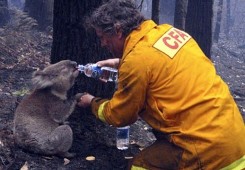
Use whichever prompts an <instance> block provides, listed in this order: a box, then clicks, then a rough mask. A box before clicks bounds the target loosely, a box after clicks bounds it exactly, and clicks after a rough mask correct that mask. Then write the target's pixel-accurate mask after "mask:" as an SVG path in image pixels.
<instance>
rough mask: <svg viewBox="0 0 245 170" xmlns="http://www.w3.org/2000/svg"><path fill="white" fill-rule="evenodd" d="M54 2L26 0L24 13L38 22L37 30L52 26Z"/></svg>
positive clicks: (52, 0) (50, 0)
mask: <svg viewBox="0 0 245 170" xmlns="http://www.w3.org/2000/svg"><path fill="white" fill-rule="evenodd" d="M53 4H54V0H35V1H33V0H26V1H25V7H24V11H25V12H27V13H28V14H29V16H30V17H32V18H34V19H35V20H37V22H38V28H39V29H40V30H45V29H46V28H47V27H48V26H52V22H53Z"/></svg>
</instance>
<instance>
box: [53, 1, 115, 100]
mask: <svg viewBox="0 0 245 170" xmlns="http://www.w3.org/2000/svg"><path fill="white" fill-rule="evenodd" d="M101 2H102V0H83V1H81V0H73V1H67V0H55V1H54V20H53V44H52V52H51V63H56V62H58V61H60V60H64V59H71V60H74V61H76V62H77V63H79V64H86V63H91V62H92V63H95V62H97V61H99V60H103V59H106V58H110V57H111V55H109V53H108V52H106V51H105V50H104V49H102V48H101V47H100V42H99V40H98V38H97V36H96V34H95V32H86V31H85V27H86V25H84V17H85V16H86V15H89V13H90V12H91V11H92V10H93V9H94V8H96V7H98V6H99V5H100V4H101ZM113 89H114V84H111V83H103V82H101V81H99V80H94V79H92V78H87V77H86V76H84V75H83V74H81V75H80V76H79V77H78V78H77V83H76V84H75V86H74V89H73V93H75V92H84V91H87V92H89V93H91V94H93V95H96V96H101V97H111V96H112V94H113V92H114V90H113Z"/></svg>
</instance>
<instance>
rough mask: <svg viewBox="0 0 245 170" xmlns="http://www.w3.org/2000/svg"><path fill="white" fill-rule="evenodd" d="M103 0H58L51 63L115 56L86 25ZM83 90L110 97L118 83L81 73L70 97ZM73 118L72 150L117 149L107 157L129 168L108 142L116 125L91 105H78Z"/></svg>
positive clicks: (86, 61)
mask: <svg viewBox="0 0 245 170" xmlns="http://www.w3.org/2000/svg"><path fill="white" fill-rule="evenodd" d="M102 1H105V0H73V1H68V0H54V20H53V44H52V51H51V63H56V62H58V61H60V60H66V59H70V60H73V61H76V62H77V63H78V64H86V63H95V62H97V61H99V60H103V59H106V58H111V55H110V54H109V53H108V52H107V51H105V50H104V49H102V48H101V47H100V41H99V39H98V38H97V36H96V34H95V32H87V31H86V29H85V28H86V25H84V17H85V16H87V15H89V14H90V13H91V11H92V10H93V9H94V8H96V7H98V6H99V5H100V4H101V3H102ZM79 92H80V93H82V92H88V93H90V94H92V95H95V96H99V97H103V98H110V97H111V96H112V95H113V93H114V84H113V83H110V82H108V83H104V82H101V81H99V80H94V79H93V78H89V77H86V76H85V75H84V74H80V75H79V76H78V77H77V79H76V83H75V85H74V87H73V88H72V89H71V90H70V92H69V96H68V97H70V96H73V95H75V94H76V93H79ZM69 120H70V125H71V127H72V130H73V136H74V142H73V145H72V149H71V151H75V152H76V153H78V154H81V153H82V154H84V155H89V154H91V150H94V151H95V150H96V152H98V153H106V152H108V150H112V149H113V151H110V152H108V153H107V156H109V157H112V158H118V159H119V160H118V161H119V162H117V163H118V164H117V165H116V166H119V167H125V168H126V165H127V163H126V162H125V160H123V159H121V158H122V155H121V153H119V152H118V150H117V149H116V147H114V148H112V147H111V145H107V143H112V141H113V140H112V139H114V138H113V136H114V135H115V128H113V127H110V126H109V125H107V124H105V123H103V122H101V121H100V120H98V119H96V118H95V116H94V115H93V114H92V113H91V110H90V108H88V109H83V108H77V109H76V110H75V111H74V113H73V114H72V115H71V116H70V118H69ZM107 156H106V157H107ZM120 157H121V158H120ZM101 159H103V162H104V163H103V164H105V165H108V166H110V167H107V168H106V169H113V168H115V167H113V166H115V165H113V164H111V162H108V159H106V158H101ZM122 164H123V165H122ZM119 167H116V169H118V168H119ZM85 169H86V168H85Z"/></svg>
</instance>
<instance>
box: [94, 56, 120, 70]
mask: <svg viewBox="0 0 245 170" xmlns="http://www.w3.org/2000/svg"><path fill="white" fill-rule="evenodd" d="M119 62H120V59H119V58H112V59H107V60H102V61H98V62H97V63H96V64H97V66H99V67H103V66H106V67H112V68H118V65H119Z"/></svg>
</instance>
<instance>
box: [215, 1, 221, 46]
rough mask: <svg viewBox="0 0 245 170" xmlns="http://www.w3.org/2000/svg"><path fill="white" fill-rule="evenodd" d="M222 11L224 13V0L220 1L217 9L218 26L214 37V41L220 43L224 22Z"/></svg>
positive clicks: (216, 25)
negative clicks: (222, 22) (222, 23)
mask: <svg viewBox="0 0 245 170" xmlns="http://www.w3.org/2000/svg"><path fill="white" fill-rule="evenodd" d="M222 11H223V0H219V1H218V7H217V17H216V18H217V19H216V22H215V23H216V24H215V28H214V36H213V41H214V42H216V43H217V42H218V41H219V34H220V28H221V21H222Z"/></svg>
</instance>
